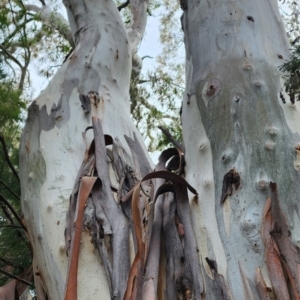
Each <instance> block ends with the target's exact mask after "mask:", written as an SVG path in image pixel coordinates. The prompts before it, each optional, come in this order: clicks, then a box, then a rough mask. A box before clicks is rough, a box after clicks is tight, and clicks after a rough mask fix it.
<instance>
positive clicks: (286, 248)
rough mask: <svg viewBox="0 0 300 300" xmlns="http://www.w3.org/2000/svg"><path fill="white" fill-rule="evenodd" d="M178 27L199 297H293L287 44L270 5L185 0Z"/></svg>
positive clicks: (294, 118)
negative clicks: (284, 71)
mask: <svg viewBox="0 0 300 300" xmlns="http://www.w3.org/2000/svg"><path fill="white" fill-rule="evenodd" d="M181 20H182V26H183V31H184V41H185V47H186V74H187V76H186V78H187V86H186V92H185V96H184V99H183V109H182V126H183V136H184V143H185V145H186V155H185V159H186V169H185V171H186V179H187V181H188V182H189V183H190V184H191V185H192V186H194V187H195V188H196V189H197V192H198V194H199V199H198V201H193V200H192V199H191V200H192V201H191V202H190V203H191V207H192V220H193V226H194V230H195V233H196V235H197V240H198V245H199V247H200V255H201V257H202V259H201V261H202V263H203V267H204V270H205V272H204V275H205V276H204V277H205V282H206V289H205V299H259V298H260V299H299V296H300V290H299V285H300V278H299V270H300V256H299V249H300V248H299V246H300V234H299V232H300V222H299V213H300V205H299V203H300V202H299V200H300V188H299V182H300V176H299V175H300V174H299V168H298V167H297V166H298V164H297V159H299V157H298V156H297V154H298V152H296V151H298V150H297V149H298V146H297V145H298V143H299V142H300V136H299V133H300V126H299V116H300V115H299V103H296V104H294V105H293V104H292V103H288V102H289V101H287V103H286V104H283V103H282V100H281V99H280V92H282V85H281V82H280V73H279V70H278V66H279V65H281V64H282V63H283V60H282V58H283V59H284V60H286V59H288V55H289V52H288V47H289V45H288V42H287V39H286V36H285V32H284V29H283V25H282V21H281V18H280V16H279V12H278V7H277V1H273V0H266V1H261V0H254V1H246V0H239V1H221V2H220V1H216V0H212V1H196V0H195V1H193V0H191V1H187V2H186V3H185V5H184V12H183V16H182V19H181ZM285 98H286V99H287V98H288V96H285ZM187 145H188V146H187ZM296 146H297V149H296V150H295V147H296ZM271 182H274V184H273V183H271ZM275 183H276V184H275ZM266 199H269V200H266ZM270 199H271V200H270ZM266 201H267V202H271V204H269V207H271V208H269V209H268V208H264V207H265V203H266ZM220 202H221V203H220ZM274 297H275V298H274Z"/></svg>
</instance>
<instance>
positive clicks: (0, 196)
mask: <svg viewBox="0 0 300 300" xmlns="http://www.w3.org/2000/svg"><path fill="white" fill-rule="evenodd" d="M0 201H2V202H4V204H5V205H6V206H7V207H8V208H9V210H10V211H11V212H12V214H13V215H14V217H15V218H16V219H17V221H18V222H19V224H20V225H21V226H22V227H23V229H24V230H25V231H27V228H26V227H25V225H24V224H23V222H22V220H21V218H20V216H19V215H18V213H17V212H16V211H15V209H14V208H13V207H12V205H11V204H10V203H9V202H8V201H7V199H5V198H4V196H3V195H2V194H0Z"/></svg>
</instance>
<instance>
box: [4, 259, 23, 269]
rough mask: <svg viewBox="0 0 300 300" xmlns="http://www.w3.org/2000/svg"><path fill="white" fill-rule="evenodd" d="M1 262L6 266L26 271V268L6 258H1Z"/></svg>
mask: <svg viewBox="0 0 300 300" xmlns="http://www.w3.org/2000/svg"><path fill="white" fill-rule="evenodd" d="M0 261H2V262H4V263H5V264H6V265H9V266H12V267H14V268H18V269H19V270H21V271H24V267H23V266H20V265H18V264H15V263H14V262H12V261H9V260H7V259H6V258H3V257H0Z"/></svg>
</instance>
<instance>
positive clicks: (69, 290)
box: [65, 177, 97, 300]
mask: <svg viewBox="0 0 300 300" xmlns="http://www.w3.org/2000/svg"><path fill="white" fill-rule="evenodd" d="M96 180H97V177H83V178H82V180H81V184H80V188H79V194H78V201H77V205H76V214H75V220H74V226H73V232H74V233H73V238H72V241H71V249H70V259H69V267H68V275H67V284H66V293H65V300H77V271H78V258H79V250H80V237H81V232H82V225H83V214H84V209H85V203H86V200H87V198H88V196H89V194H90V193H91V190H92V188H93V186H94V184H95V182H96Z"/></svg>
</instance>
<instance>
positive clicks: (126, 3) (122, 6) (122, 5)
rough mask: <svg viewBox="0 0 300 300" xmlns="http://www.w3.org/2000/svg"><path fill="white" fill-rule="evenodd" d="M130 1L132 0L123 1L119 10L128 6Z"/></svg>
mask: <svg viewBox="0 0 300 300" xmlns="http://www.w3.org/2000/svg"><path fill="white" fill-rule="evenodd" d="M129 3H130V0H127V1H126V2H124V3H122V4H121V5H120V6H118V10H119V11H121V10H122V9H123V8H125V7H127V6H128V5H129Z"/></svg>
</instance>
